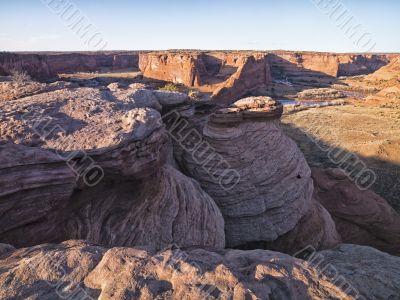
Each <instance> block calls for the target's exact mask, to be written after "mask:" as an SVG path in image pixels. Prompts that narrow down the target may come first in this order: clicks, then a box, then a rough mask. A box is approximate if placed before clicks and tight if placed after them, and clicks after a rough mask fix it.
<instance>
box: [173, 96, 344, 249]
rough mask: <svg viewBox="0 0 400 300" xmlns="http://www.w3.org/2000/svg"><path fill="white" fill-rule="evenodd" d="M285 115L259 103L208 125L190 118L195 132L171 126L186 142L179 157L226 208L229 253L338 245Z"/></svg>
mask: <svg viewBox="0 0 400 300" xmlns="http://www.w3.org/2000/svg"><path fill="white" fill-rule="evenodd" d="M281 114H282V106H280V105H277V103H276V102H275V101H273V100H272V99H270V98H268V97H256V98H254V97H253V98H246V99H242V100H240V101H237V102H236V103H235V104H234V105H233V106H232V108H228V109H221V110H219V111H217V112H216V113H214V114H212V115H210V117H209V119H208V120H207V121H206V122H205V124H203V123H201V122H200V123H198V124H196V121H195V120H196V118H197V117H196V116H195V117H191V118H189V119H188V122H189V123H190V122H192V123H191V124H192V127H193V128H190V127H188V128H179V121H177V120H175V122H173V121H169V122H168V124H169V130H170V131H171V132H172V134H174V132H177V133H178V135H179V136H186V137H187V138H186V139H185V140H184V141H181V142H180V143H178V145H176V147H175V157H176V158H177V160H178V162H179V163H180V165H181V166H182V169H183V170H185V172H186V174H188V175H189V176H191V177H193V178H195V179H196V180H197V181H198V182H199V183H200V184H201V186H202V187H203V189H204V190H205V191H206V192H207V193H208V194H209V195H210V196H211V197H212V198H213V199H214V200H215V201H216V203H217V205H218V207H219V208H220V209H221V212H222V214H223V216H224V219H225V234H226V243H227V246H228V247H241V248H254V247H260V246H261V247H273V246H274V243H273V242H274V241H276V240H277V243H276V244H275V246H277V249H279V251H285V252H293V251H296V250H297V249H299V248H301V247H303V246H306V245H308V244H313V245H314V246H315V247H318V248H326V247H332V246H334V245H336V244H337V243H338V242H339V240H340V238H339V236H338V234H337V232H336V230H335V225H334V224H333V221H332V219H331V218H330V215H329V214H328V213H327V212H326V211H325V209H324V208H323V207H321V206H319V204H317V203H316V202H315V201H314V200H313V182H312V179H311V171H310V169H309V167H308V165H307V163H306V161H305V158H304V156H303V154H302V153H301V152H300V150H299V149H298V148H297V146H296V145H295V143H294V142H293V141H292V140H290V139H289V138H288V137H286V136H285V135H284V133H283V132H282V130H281V127H280V121H279V118H280V116H281ZM193 130H195V132H197V133H198V134H200V136H201V139H200V140H196V138H198V137H196V136H195V134H194V133H193V132H194V131H193ZM310 232H313V234H311V235H310ZM284 235H286V236H284ZM293 241H297V242H293Z"/></svg>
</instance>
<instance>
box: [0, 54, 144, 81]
mask: <svg viewBox="0 0 400 300" xmlns="http://www.w3.org/2000/svg"><path fill="white" fill-rule="evenodd" d="M138 64H139V53H137V52H128V53H119V52H93V53H90V52H88V53H63V52H61V53H41V54H36V53H18V54H17V53H7V52H4V53H0V75H9V74H10V72H11V71H12V70H24V71H26V72H28V73H29V75H31V76H32V77H34V78H37V79H42V80H46V79H51V78H54V77H56V76H57V74H61V73H73V72H93V71H96V70H99V69H101V68H110V69H123V68H138Z"/></svg>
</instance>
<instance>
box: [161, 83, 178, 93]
mask: <svg viewBox="0 0 400 300" xmlns="http://www.w3.org/2000/svg"><path fill="white" fill-rule="evenodd" d="M159 90H161V91H169V92H178V91H179V88H178V86H177V85H175V84H173V83H168V84H166V85H165V86H163V87H160V88H159Z"/></svg>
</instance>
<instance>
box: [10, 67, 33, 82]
mask: <svg viewBox="0 0 400 300" xmlns="http://www.w3.org/2000/svg"><path fill="white" fill-rule="evenodd" d="M11 80H12V81H13V82H14V83H15V84H17V85H24V84H26V83H28V82H29V81H31V77H30V76H29V75H28V73H27V72H26V71H19V70H12V71H11Z"/></svg>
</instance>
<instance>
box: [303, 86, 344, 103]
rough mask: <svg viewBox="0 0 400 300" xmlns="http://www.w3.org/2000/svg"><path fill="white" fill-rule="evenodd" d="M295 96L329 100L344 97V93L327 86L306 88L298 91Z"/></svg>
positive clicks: (306, 98)
mask: <svg viewBox="0 0 400 300" xmlns="http://www.w3.org/2000/svg"><path fill="white" fill-rule="evenodd" d="M296 96H297V98H298V99H300V100H314V101H329V100H335V99H340V98H345V97H346V95H345V94H344V93H342V92H340V91H338V90H335V89H329V88H322V89H308V90H305V91H302V92H300V93H297V95H296Z"/></svg>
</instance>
